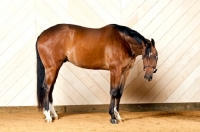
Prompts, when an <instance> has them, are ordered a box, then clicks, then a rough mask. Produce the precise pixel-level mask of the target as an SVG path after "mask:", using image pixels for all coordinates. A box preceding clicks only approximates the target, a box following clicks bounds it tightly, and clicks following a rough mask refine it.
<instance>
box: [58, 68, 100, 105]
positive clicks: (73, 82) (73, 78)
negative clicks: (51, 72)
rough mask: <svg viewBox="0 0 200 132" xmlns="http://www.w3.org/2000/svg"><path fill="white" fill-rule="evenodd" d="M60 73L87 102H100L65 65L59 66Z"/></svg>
mask: <svg viewBox="0 0 200 132" xmlns="http://www.w3.org/2000/svg"><path fill="white" fill-rule="evenodd" d="M63 73H65V74H63ZM60 74H61V75H62V76H63V77H64V78H65V79H66V80H67V81H68V82H69V83H70V84H71V85H72V86H73V87H74V88H75V89H76V90H77V91H78V92H79V93H80V94H81V95H82V96H83V97H84V98H85V99H86V100H87V101H88V103H90V104H101V102H100V101H99V99H98V98H97V97H95V96H94V95H93V94H92V92H91V91H90V90H89V89H88V88H87V87H86V86H85V85H84V84H83V83H82V82H81V81H80V80H79V79H78V78H77V77H76V76H75V75H74V74H73V73H72V72H71V71H70V70H69V69H68V68H67V67H66V66H65V65H63V66H62V67H61V69H60Z"/></svg>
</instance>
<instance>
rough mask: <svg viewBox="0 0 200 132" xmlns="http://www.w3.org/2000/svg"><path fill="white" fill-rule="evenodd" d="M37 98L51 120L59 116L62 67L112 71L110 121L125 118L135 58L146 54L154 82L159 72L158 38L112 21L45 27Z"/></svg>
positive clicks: (145, 66)
mask: <svg viewBox="0 0 200 132" xmlns="http://www.w3.org/2000/svg"><path fill="white" fill-rule="evenodd" d="M36 55H37V101H38V109H39V110H40V111H42V110H43V112H44V115H45V116H46V118H45V121H46V122H47V123H49V122H52V119H58V115H57V113H56V112H55V109H54V106H53V97H52V92H53V89H54V84H55V82H56V78H57V76H58V72H59V69H60V67H61V66H62V64H63V63H64V62H70V63H72V64H74V65H76V66H78V67H81V68H86V69H93V70H99V69H102V70H109V71H110V96H111V99H110V107H109V114H110V116H111V119H110V122H111V123H112V124H117V123H119V122H120V121H121V117H120V115H119V103H120V99H121V97H122V93H123V90H124V85H125V82H126V79H127V76H128V74H129V71H130V69H131V68H132V67H133V66H134V62H135V59H136V57H137V56H138V55H142V59H143V69H144V71H145V75H144V78H145V79H146V80H148V81H151V80H152V78H153V73H155V72H156V71H157V69H156V65H157V60H158V53H157V50H156V48H155V42H154V39H151V40H149V39H146V38H144V37H143V36H142V35H141V34H140V33H138V32H137V31H135V30H132V29H130V28H129V27H126V26H122V25H117V24H109V25H106V26H104V27H101V28H88V27H83V26H79V25H73V24H57V25H54V26H52V27H50V28H48V29H46V30H44V31H43V32H42V33H41V34H40V35H39V36H38V38H37V41H36Z"/></svg>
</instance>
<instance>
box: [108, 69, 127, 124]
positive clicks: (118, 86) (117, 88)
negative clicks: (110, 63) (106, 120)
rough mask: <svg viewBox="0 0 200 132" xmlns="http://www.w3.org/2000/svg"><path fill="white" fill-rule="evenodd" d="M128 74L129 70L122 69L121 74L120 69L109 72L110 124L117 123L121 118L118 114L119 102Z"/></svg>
mask: <svg viewBox="0 0 200 132" xmlns="http://www.w3.org/2000/svg"><path fill="white" fill-rule="evenodd" d="M128 74H129V70H127V71H124V72H123V73H122V74H121V72H120V71H118V72H116V71H114V72H113V73H112V72H111V90H110V94H111V101H110V110H109V113H110V115H111V120H110V122H111V123H112V124H117V123H118V122H121V120H122V119H121V116H120V114H119V103H120V99H121V96H122V93H123V90H124V85H125V82H126V79H127V77H128ZM114 82H115V83H114Z"/></svg>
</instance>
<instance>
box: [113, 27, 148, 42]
mask: <svg viewBox="0 0 200 132" xmlns="http://www.w3.org/2000/svg"><path fill="white" fill-rule="evenodd" d="M112 25H113V26H114V28H115V29H117V30H118V31H120V32H122V33H124V34H126V35H128V36H130V37H132V38H134V39H135V40H136V41H137V42H138V43H139V44H140V45H142V42H144V43H145V44H147V40H146V39H145V38H144V36H142V35H141V34H140V33H138V32H137V31H135V30H132V29H131V28H129V27H126V26H120V25H117V24H112Z"/></svg>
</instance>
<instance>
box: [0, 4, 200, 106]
mask: <svg viewBox="0 0 200 132" xmlns="http://www.w3.org/2000/svg"><path fill="white" fill-rule="evenodd" d="M199 5H200V1H199V0H192V1H191V0H185V1H184V0H176V1H175V0H174V1H170V0H150V1H147V0H146V1H145V0H126V1H124V0H73V1H72V0H20V1H19V0H0V106H34V105H37V103H36V55H35V42H36V38H37V36H38V35H39V34H40V33H41V32H42V31H43V30H44V29H46V28H48V27H50V26H52V25H55V24H58V23H72V24H78V25H82V26H87V27H95V28H97V27H102V26H104V25H106V24H110V23H117V24H122V25H126V26H128V27H130V28H132V29H134V30H137V31H138V32H140V33H141V34H142V35H144V36H145V37H146V38H149V39H150V38H154V40H155V41H156V47H157V50H158V52H159V60H158V71H157V73H156V74H154V78H153V81H152V82H150V83H149V82H147V81H145V80H144V79H143V76H144V73H143V70H142V60H141V56H139V57H138V58H137V60H136V62H135V66H134V67H133V68H132V70H131V73H130V75H129V78H128V80H127V83H126V88H125V91H124V94H123V97H122V101H121V102H122V103H158V102H159V103H165V102H199V100H200V99H199V98H200V91H199V89H200V87H199V85H200V74H199V73H200V61H199V58H200V44H199V43H200V8H199ZM109 81H110V80H109V72H108V71H101V70H100V71H93V70H86V69H81V68H78V67H75V66H74V65H72V64H70V63H65V64H64V65H63V66H62V68H61V70H60V73H59V76H58V79H57V82H56V86H55V90H54V103H55V104H56V105H79V104H108V103H109V100H110V96H109V87H110V86H109V85H110V84H109Z"/></svg>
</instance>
